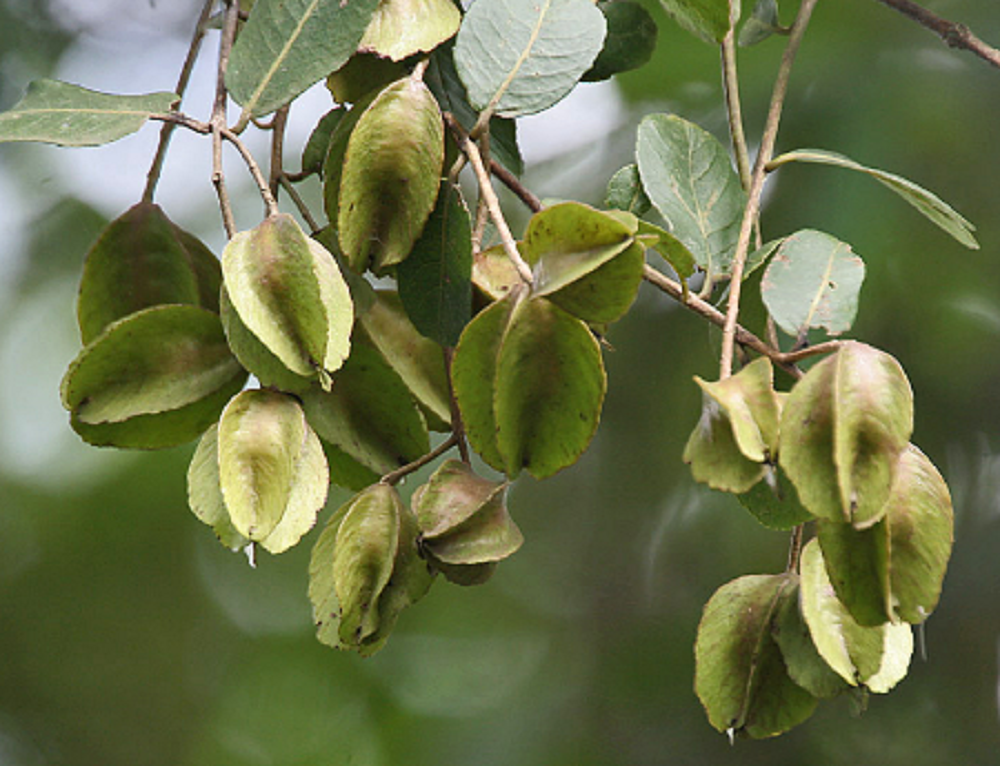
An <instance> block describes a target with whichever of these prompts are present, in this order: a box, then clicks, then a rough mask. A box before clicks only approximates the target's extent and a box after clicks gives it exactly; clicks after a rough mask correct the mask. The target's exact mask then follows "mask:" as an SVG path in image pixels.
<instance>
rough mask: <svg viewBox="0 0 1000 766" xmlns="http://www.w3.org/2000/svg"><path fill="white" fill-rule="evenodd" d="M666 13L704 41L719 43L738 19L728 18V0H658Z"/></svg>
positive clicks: (737, 6) (737, 5)
mask: <svg viewBox="0 0 1000 766" xmlns="http://www.w3.org/2000/svg"><path fill="white" fill-rule="evenodd" d="M660 4H661V5H662V6H663V7H664V8H665V9H666V11H667V13H669V14H670V15H671V16H673V17H674V19H675V20H676V21H677V23H678V24H680V25H681V26H682V27H684V29H686V30H687V31H688V32H690V33H691V34H693V35H696V36H697V37H700V38H701V39H702V40H704V41H705V42H710V43H721V42H722V38H724V37H725V36H726V34H727V33H728V32H729V30H730V28H731V27H732V25H733V24H735V23H736V21H737V20H738V19H739V15H738V11H739V3H737V4H736V8H737V18H735V19H732V20H730V18H729V0H660Z"/></svg>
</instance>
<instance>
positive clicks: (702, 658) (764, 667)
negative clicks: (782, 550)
mask: <svg viewBox="0 0 1000 766" xmlns="http://www.w3.org/2000/svg"><path fill="white" fill-rule="evenodd" d="M794 592H795V578H794V576H791V575H747V576H745V577H740V578H739V579H737V580H733V581H732V582H730V583H728V584H726V585H724V586H722V587H721V588H719V590H717V591H716V592H715V594H714V595H713V596H712V598H711V599H710V600H709V602H708V603H707V604H706V605H705V611H704V613H703V615H702V618H701V622H700V623H699V625H698V637H697V640H696V642H695V680H694V684H695V692H696V693H697V695H698V699H699V700H701V704H702V705H703V706H704V707H705V712H706V713H707V714H708V720H709V723H711V724H712V726H714V727H715V728H716V729H717V730H718V731H720V732H727V733H729V735H730V736H732V735H733V734H745V735H747V736H750V737H753V738H755V739H760V738H764V737H773V736H775V735H777V734H781V733H782V732H784V731H787V730H788V729H790V728H792V727H793V726H796V725H798V724H799V723H801V722H802V721H804V720H805V719H806V718H808V717H809V716H810V715H812V712H813V710H815V708H816V699H815V698H814V697H813V696H812V695H811V694H809V693H808V692H806V691H805V690H804V689H802V688H801V687H800V686H798V685H797V684H796V683H795V682H793V681H792V679H791V678H790V677H789V676H788V672H787V670H786V669H785V665H784V661H783V659H782V656H781V651H780V649H779V648H778V645H777V643H775V641H774V638H773V637H772V623H773V621H774V619H775V616H776V615H777V614H778V612H779V609H780V607H781V606H782V603H783V602H784V600H785V599H787V598H789V597H790V596H792V595H793V594H794Z"/></svg>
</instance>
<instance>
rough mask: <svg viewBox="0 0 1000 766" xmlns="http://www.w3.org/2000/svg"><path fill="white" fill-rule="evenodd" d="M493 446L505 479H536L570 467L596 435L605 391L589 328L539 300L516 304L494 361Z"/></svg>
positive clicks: (601, 369) (604, 381) (544, 300)
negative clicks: (523, 476)
mask: <svg viewBox="0 0 1000 766" xmlns="http://www.w3.org/2000/svg"><path fill="white" fill-rule="evenodd" d="M494 386H495V389H494V390H495V393H494V395H493V406H494V410H495V412H496V440H497V447H498V449H499V452H500V454H501V455H502V456H503V461H504V465H505V466H506V473H507V474H508V475H510V476H512V477H513V476H516V475H517V474H518V473H520V471H521V469H522V468H525V469H527V471H528V473H530V474H531V475H532V476H534V477H535V478H536V479H542V478H546V477H548V476H551V475H552V474H554V473H556V472H558V471H560V470H562V469H563V468H565V467H567V466H569V465H572V464H573V463H575V462H576V460H577V459H578V458H579V457H580V455H581V454H583V451H584V450H586V449H587V445H588V444H590V440H591V438H592V437H593V435H594V432H595V431H596V430H597V424H598V421H599V420H600V416H601V405H602V403H603V401H604V392H605V389H606V386H607V377H606V375H605V373H604V363H603V361H602V360H601V350H600V347H599V346H598V344H597V340H596V339H595V338H594V335H593V333H591V331H590V329H589V328H588V327H587V326H586V325H585V324H584V323H583V322H581V321H580V320H579V319H576V318H575V317H573V316H570V315H569V314H567V313H566V312H565V311H563V310H562V309H560V308H559V307H558V306H556V305H554V304H553V303H551V302H550V301H548V300H546V299H545V298H530V299H526V300H524V301H522V302H521V303H520V304H519V305H518V306H517V307H516V308H515V309H514V312H513V314H512V316H511V319H510V323H509V325H508V327H507V330H506V332H505V334H504V336H503V341H502V343H501V346H500V352H499V355H498V357H497V362H496V379H495V383H494Z"/></svg>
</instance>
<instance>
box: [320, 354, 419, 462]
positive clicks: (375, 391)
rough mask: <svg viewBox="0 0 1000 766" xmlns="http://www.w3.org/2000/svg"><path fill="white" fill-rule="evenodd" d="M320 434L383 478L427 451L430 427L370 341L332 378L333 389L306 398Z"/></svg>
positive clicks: (401, 382)
mask: <svg viewBox="0 0 1000 766" xmlns="http://www.w3.org/2000/svg"><path fill="white" fill-rule="evenodd" d="M302 401H303V404H304V406H305V409H306V415H307V417H308V418H309V422H310V423H311V424H312V426H313V428H315V429H316V432H317V433H318V434H319V435H320V436H321V437H322V438H323V439H324V440H326V441H328V442H330V443H331V444H332V445H333V446H335V447H336V448H337V449H339V450H340V451H342V452H344V453H346V454H347V455H349V456H350V457H351V458H353V459H354V460H356V461H357V462H359V463H360V464H361V465H363V466H366V467H367V468H370V469H371V470H372V471H374V472H375V473H376V474H379V475H382V474H385V473H388V472H389V471H392V470H394V469H396V468H399V466H401V465H405V464H406V463H409V462H411V461H413V460H416V459H417V458H418V457H420V456H421V455H423V454H424V453H426V452H427V451H428V449H429V441H428V436H427V426H426V425H425V424H424V419H423V417H422V416H421V414H420V410H419V409H418V408H417V405H416V402H414V401H413V397H412V396H411V395H410V392H409V390H407V388H406V386H405V385H404V384H403V381H402V380H400V378H399V376H398V375H397V374H396V373H395V372H393V370H392V368H391V367H389V365H388V364H387V363H386V362H385V360H384V359H383V358H382V355H381V354H379V352H378V351H376V350H375V349H374V348H372V347H371V346H369V345H367V344H366V343H355V344H354V348H353V349H352V350H351V356H350V358H349V359H348V360H347V362H346V363H345V364H344V366H343V367H342V368H341V369H340V370H338V371H337V373H336V374H335V375H334V381H333V388H332V390H331V391H329V392H324V391H322V390H320V389H319V388H316V387H313V388H312V389H310V390H309V391H307V392H306V393H305V394H303V396H302Z"/></svg>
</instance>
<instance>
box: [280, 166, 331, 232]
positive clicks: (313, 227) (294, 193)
mask: <svg viewBox="0 0 1000 766" xmlns="http://www.w3.org/2000/svg"><path fill="white" fill-rule="evenodd" d="M278 183H279V184H281V187H282V188H283V189H284V190H285V191H286V192H288V196H289V197H290V198H291V200H292V202H293V203H294V205H295V207H296V208H298V211H299V215H301V216H302V220H303V221H305V222H306V225H307V226H308V227H309V231H311V232H312V233H313V234H315V233H316V232H318V231H319V230H320V229H322V228H323V227H322V226H320V225H319V223H317V221H316V219H315V218H313V215H312V213H311V212H310V210H309V206H308V205H306V202H305V200H304V199H302V195H301V194H299V191H298V189H296V188H295V187H294V186H292V180H291V179H290V178H289V177H288V174H287V173H282V174H281V175H280V176H278Z"/></svg>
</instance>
